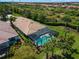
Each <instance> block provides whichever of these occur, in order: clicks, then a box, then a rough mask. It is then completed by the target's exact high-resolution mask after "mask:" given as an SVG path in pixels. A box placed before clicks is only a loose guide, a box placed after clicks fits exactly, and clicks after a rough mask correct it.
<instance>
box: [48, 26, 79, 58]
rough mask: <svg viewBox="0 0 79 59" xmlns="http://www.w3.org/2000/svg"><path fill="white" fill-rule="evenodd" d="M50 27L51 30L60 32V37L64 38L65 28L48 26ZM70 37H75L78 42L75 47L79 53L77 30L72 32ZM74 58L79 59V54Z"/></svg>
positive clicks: (78, 34)
mask: <svg viewBox="0 0 79 59" xmlns="http://www.w3.org/2000/svg"><path fill="white" fill-rule="evenodd" d="M48 27H49V28H50V29H51V30H55V31H58V32H59V35H60V36H64V33H65V29H64V27H61V26H48ZM69 35H73V36H74V40H75V41H76V42H75V43H74V45H73V47H74V48H76V49H77V50H78V52H79V33H78V32H76V31H75V30H71V31H70V34H69ZM73 56H74V57H75V59H79V54H74V55H73Z"/></svg>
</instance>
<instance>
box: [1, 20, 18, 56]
mask: <svg viewBox="0 0 79 59" xmlns="http://www.w3.org/2000/svg"><path fill="white" fill-rule="evenodd" d="M16 40H19V37H18V35H17V33H16V32H15V30H14V29H13V28H12V27H11V26H10V23H7V22H3V21H0V57H3V56H4V55H5V54H6V52H7V49H8V47H10V45H12V44H13V43H14V41H16Z"/></svg>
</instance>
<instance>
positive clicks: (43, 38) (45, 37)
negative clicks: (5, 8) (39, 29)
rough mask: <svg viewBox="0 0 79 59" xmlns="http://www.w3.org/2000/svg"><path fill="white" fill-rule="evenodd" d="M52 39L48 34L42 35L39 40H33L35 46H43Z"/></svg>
mask: <svg viewBox="0 0 79 59" xmlns="http://www.w3.org/2000/svg"><path fill="white" fill-rule="evenodd" d="M53 38H54V36H52V37H51V36H50V35H49V34H44V35H42V36H40V38H38V39H37V40H35V45H37V46H43V45H44V44H45V43H47V42H48V41H50V40H51V39H53Z"/></svg>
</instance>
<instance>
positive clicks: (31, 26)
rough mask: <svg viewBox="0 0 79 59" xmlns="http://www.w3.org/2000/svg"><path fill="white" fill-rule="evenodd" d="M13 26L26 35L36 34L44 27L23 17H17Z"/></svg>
mask: <svg viewBox="0 0 79 59" xmlns="http://www.w3.org/2000/svg"><path fill="white" fill-rule="evenodd" d="M13 24H14V25H15V26H16V27H18V28H19V29H20V30H21V31H22V32H23V33H25V34H26V35H29V34H32V33H34V32H37V31H38V30H40V29H42V28H45V27H46V26H44V25H42V24H40V23H38V22H35V21H32V20H31V19H28V18H24V17H17V19H16V21H15V22H14V23H13Z"/></svg>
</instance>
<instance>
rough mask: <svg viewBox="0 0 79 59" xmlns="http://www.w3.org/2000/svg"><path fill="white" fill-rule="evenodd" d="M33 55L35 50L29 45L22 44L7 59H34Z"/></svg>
mask: <svg viewBox="0 0 79 59" xmlns="http://www.w3.org/2000/svg"><path fill="white" fill-rule="evenodd" d="M12 51H13V49H12ZM12 51H11V52H12ZM35 55H36V54H35V51H34V50H32V49H31V47H30V46H25V45H22V46H21V47H20V48H19V49H16V50H15V52H14V56H12V57H10V58H8V59H36V56H35Z"/></svg>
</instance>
